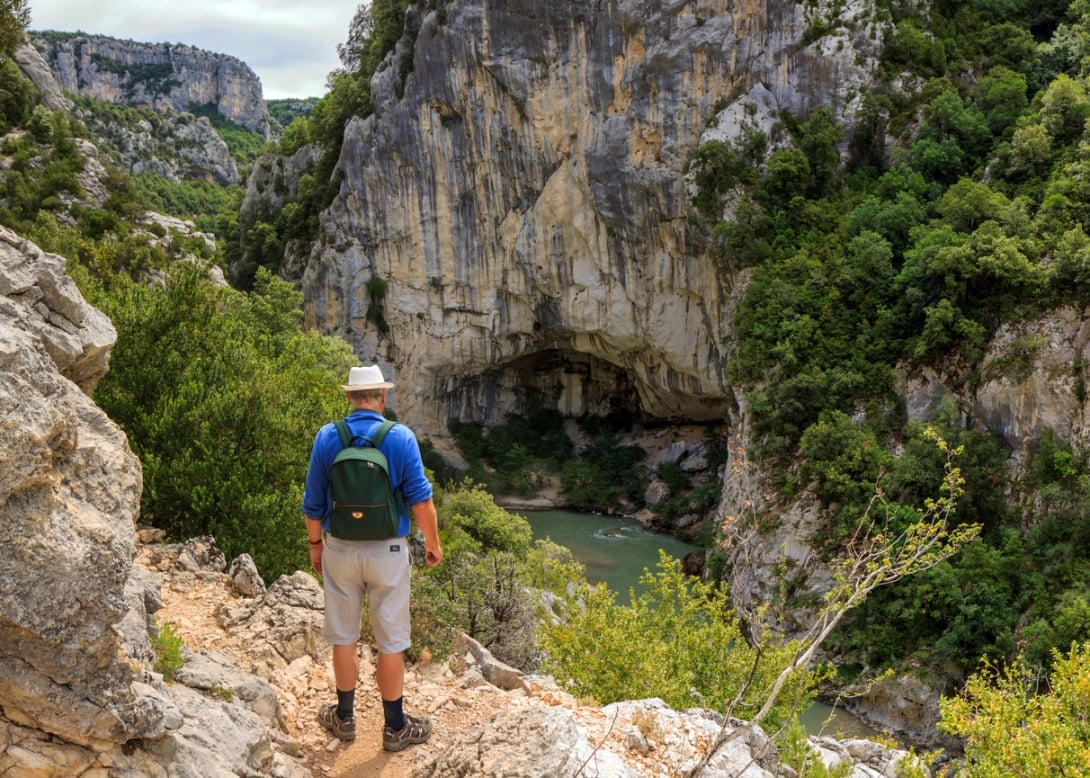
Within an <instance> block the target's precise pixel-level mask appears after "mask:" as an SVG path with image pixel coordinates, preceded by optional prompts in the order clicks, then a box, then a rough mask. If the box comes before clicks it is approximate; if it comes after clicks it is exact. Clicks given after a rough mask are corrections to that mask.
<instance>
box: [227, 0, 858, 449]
mask: <svg viewBox="0 0 1090 778" xmlns="http://www.w3.org/2000/svg"><path fill="white" fill-rule="evenodd" d="M410 13H412V9H410ZM869 13H870V4H869V3H864V2H856V3H849V4H842V3H826V2H818V3H814V4H805V5H804V4H799V3H795V2H788V1H787V0H766V1H764V2H735V1H734V0H697V1H694V2H677V1H676V0H675V1H673V2H662V1H659V0H639V1H637V0H609V1H608V2H603V3H600V4H594V5H590V6H585V5H573V4H572V3H570V2H567V1H566V0H532V1H531V0H503V2H499V1H498V0H460V1H459V2H452V3H448V4H445V5H444V7H443V9H442V11H441V12H440V11H427V12H426V13H424V14H423V15H422V16H418V17H415V18H410V20H409V24H408V29H409V31H410V32H411V33H415V34H414V35H407V36H406V37H405V38H404V39H403V40H402V42H401V43H400V44H399V45H398V50H397V51H396V52H395V55H394V57H393V59H394V60H396V61H391V62H389V63H388V67H386V68H385V69H384V70H381V71H380V72H379V73H378V74H377V75H376V76H375V78H374V79H373V83H372V95H373V99H374V103H375V112H374V114H373V115H371V116H369V117H368V118H366V119H356V120H353V121H352V122H351V123H350V124H349V126H348V129H347V131H346V133H345V138H344V146H343V152H342V155H341V159H340V163H339V175H341V176H343V179H342V180H343V183H342V184H341V188H340V195H339V196H338V197H337V198H336V200H335V201H334V202H333V204H332V205H331V207H330V208H329V209H328V210H327V211H326V212H324V213H323V215H322V227H321V235H320V238H319V240H318V242H317V243H316V244H315V245H314V247H313V249H311V247H309V246H308V247H306V248H305V249H304V250H307V251H309V254H308V255H307V256H305V257H301V256H298V255H297V256H293V257H289V260H288V261H289V264H288V266H289V267H293V268H296V272H297V273H298V274H299V275H300V276H301V283H302V287H303V291H304V293H305V295H306V307H307V317H308V320H309V322H310V323H311V324H314V325H318V326H320V327H321V328H322V329H324V330H326V331H329V332H335V333H338V334H341V335H343V336H344V337H346V338H347V339H348V340H349V341H350V342H351V343H352V344H353V345H354V346H355V348H356V350H357V351H358V353H359V354H360V356H361V358H363V359H368V360H369V359H374V360H377V361H379V362H381V363H383V364H384V365H385V366H386V367H387V369H388V370H389V371H390V372H391V373H392V375H393V378H394V380H395V381H396V382H397V384H398V389H397V391H396V402H397V409H398V412H399V414H402V416H403V417H404V418H411V419H413V422H414V424H415V425H416V426H418V428H419V429H420V431H421V432H423V433H425V434H428V435H429V436H432V437H438V438H440V439H441V438H442V436H443V435H445V433H446V424H447V421H448V419H449V418H451V417H456V418H459V419H461V420H464V421H466V420H472V421H478V422H485V423H488V422H493V421H496V420H499V419H502V417H503V416H504V414H507V413H512V412H516V413H518V412H526V411H527V410H530V409H532V408H535V407H539V406H540V405H545V406H550V407H557V408H559V409H560V410H561V411H562V412H563V413H565V414H570V415H573V416H575V415H579V414H582V413H588V412H589V413H607V412H609V411H613V410H622V411H630V412H633V413H635V414H637V415H642V416H643V417H645V418H649V419H664V420H675V421H678V420H717V419H722V418H723V416H724V413H725V411H726V408H727V405H728V396H729V391H728V389H727V386H726V382H725V375H724V374H725V368H726V361H727V358H726V351H725V344H726V343H727V342H729V340H730V338H731V322H730V316H729V313H728V310H727V307H726V302H725V301H726V300H727V299H728V295H727V294H726V293H727V291H728V290H729V288H730V286H731V283H732V280H731V278H729V277H728V276H726V275H725V274H724V273H723V272H722V271H721V270H720V268H719V267H718V266H717V263H716V261H715V260H714V258H713V256H712V253H711V250H710V246H709V242H708V240H707V235H706V234H705V231H704V227H703V226H701V224H700V222H699V220H698V219H697V218H695V212H694V210H693V207H692V206H691V204H690V193H689V192H688V190H687V188H686V184H685V182H684V179H683V172H684V169H685V165H686V161H687V158H688V155H689V153H690V152H691V151H692V149H693V148H694V147H695V146H696V145H697V144H698V143H699V142H700V141H701V139H702V136H703V134H704V133H705V132H706V131H707V130H708V128H709V127H713V128H717V131H719V132H721V133H729V132H731V131H737V123H738V121H739V117H741V116H749V114H750V113H754V114H756V113H758V112H756V111H745V110H741V109H740V108H739V106H741V105H742V104H753V105H756V104H757V103H760V105H761V106H762V107H763V109H768V110H770V111H771V112H776V111H779V110H790V111H792V112H794V113H795V114H798V115H805V114H807V113H808V112H809V111H810V110H811V109H812V108H814V107H816V106H818V105H831V106H833V107H834V109H835V110H836V112H837V114H838V115H839V116H841V117H850V116H851V115H852V114H853V111H854V110H855V105H854V103H853V100H854V99H856V98H857V97H858V92H857V91H856V90H855V87H856V86H858V85H859V84H860V83H864V82H866V81H867V80H868V79H869V77H870V70H869V69H870V68H871V67H872V65H873V63H874V61H875V58H874V57H873V56H871V53H872V52H873V51H875V47H876V46H878V45H879V43H880V35H873V34H872V32H873V31H872V30H871V29H870V26H869V22H868V21H867V16H868V14H869ZM819 18H821V19H825V20H826V21H829V20H832V21H830V23H829V24H827V25H826V27H827V28H828V29H829V30H831V32H830V33H829V34H828V35H826V36H824V37H821V38H818V39H817V40H814V41H809V40H808V38H807V31H808V30H809V29H810V28H811V26H812V24H813V23H814V21H815V20H816V19H819ZM403 74H407V75H404V80H403V83H402V81H401V79H402V75H403ZM720 115H721V116H722V118H723V121H724V126H723V127H718V121H717V116H720ZM764 115H766V116H771V115H772V113H767V114H764ZM251 183H253V182H251ZM254 189H255V188H254V187H253V186H252V187H251V197H250V199H249V203H250V204H251V205H253V204H254V203H255V202H256V201H257V200H258V199H259V198H262V197H264V198H267V199H273V198H275V194H274V192H273V191H272V190H273V189H274V187H273V186H267V187H266V188H264V189H261V190H259V191H254ZM376 278H377V279H381V280H382V281H383V282H385V292H384V295H383V294H378V293H376V292H375V289H376V287H379V288H380V287H381V285H379V284H377V283H375V284H372V285H371V287H370V288H369V285H368V282H369V281H370V280H371V279H376ZM373 322H379V323H380V324H379V326H376V325H375V324H374V323H373ZM383 322H384V324H383Z"/></svg>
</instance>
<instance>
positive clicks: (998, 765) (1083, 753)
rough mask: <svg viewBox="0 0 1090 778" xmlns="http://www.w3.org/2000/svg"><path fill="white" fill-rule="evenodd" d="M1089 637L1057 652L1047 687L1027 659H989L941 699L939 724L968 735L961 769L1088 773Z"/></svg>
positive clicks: (993, 773)
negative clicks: (951, 695) (956, 691)
mask: <svg viewBox="0 0 1090 778" xmlns="http://www.w3.org/2000/svg"><path fill="white" fill-rule="evenodd" d="M1087 689H1090V644H1088V643H1082V644H1076V645H1073V646H1071V647H1070V650H1069V652H1068V653H1066V654H1059V653H1057V654H1056V655H1055V671H1054V673H1053V675H1052V682H1051V684H1050V685H1048V686H1047V687H1044V686H1043V684H1042V679H1041V678H1040V677H1039V676H1037V675H1036V674H1035V673H1033V672H1032V671H1031V670H1030V669H1029V668H1028V667H1027V666H1026V665H1025V664H1024V663H1021V662H1018V663H1015V664H1013V665H1010V666H1008V667H1005V668H1003V667H999V666H997V665H995V664H994V663H989V664H988V666H986V667H985V669H984V670H983V671H981V672H979V673H977V674H976V675H974V676H973V677H972V678H970V679H969V682H968V683H967V684H966V686H965V689H964V691H963V692H962V694H960V695H959V696H958V697H955V698H947V699H943V700H941V701H940V704H939V707H940V710H941V713H942V720H941V722H940V725H939V726H940V729H941V730H942V731H943V732H945V733H947V734H951V735H955V736H957V737H959V738H962V739H963V740H964V742H965V757H966V764H967V765H971V768H966V769H965V770H964V771H959V772H958V773H957V774H958V775H962V774H964V775H966V776H968V775H972V777H973V778H1006V776H1010V775H1022V776H1026V778H1052V777H1053V776H1057V775H1072V776H1085V775H1087V765H1090V731H1088V725H1087V721H1086V716H1085V711H1086V706H1087V694H1088V692H1087Z"/></svg>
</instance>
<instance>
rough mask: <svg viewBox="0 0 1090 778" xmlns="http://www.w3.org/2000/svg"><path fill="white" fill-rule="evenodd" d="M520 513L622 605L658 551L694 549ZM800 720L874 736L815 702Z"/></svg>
mask: <svg viewBox="0 0 1090 778" xmlns="http://www.w3.org/2000/svg"><path fill="white" fill-rule="evenodd" d="M519 513H520V515H522V516H525V517H526V519H527V520H528V521H529V522H530V527H531V528H532V529H533V533H534V539H538V538H546V537H548V538H550V539H551V540H552V541H553V542H554V543H557V544H559V545H561V546H565V547H566V548H569V549H571V552H572V555H573V556H574V557H575V558H576V559H577V560H578V561H580V562H582V563H583V564H584V565H585V566H586V573H587V578H588V579H589V580H590V581H591V582H592V583H600V582H604V583H605V584H606V585H607V586H608V587H609V588H610V589H612V590H613V591H615V592H617V602H618V603H621V604H627V603H628V591H629V589H635V590H636V591H637V592H638V591H640V588H641V587H640V584H639V580H640V576H641V575H643V571H644V570H651V571H654V570H655V568H656V566H657V565H658V561H659V549H663V550H665V551H666V553H667V554H669V555H670V556H672V557H676V558H679V559H680V558H682V557H684V556H685V555H686V554H688V553H689V552H691V551H696V550H698V548H699V547H698V546H693V545H690V544H688V543H684V542H682V541H680V540H678V539H677V538H675V537H673V536H672V535H664V534H662V533H658V532H650V531H649V530H646V529H644V528H643V527H642V526H641V525H640V524H639V523H638V522H636V521H633V520H631V519H618V518H615V517H613V516H599V515H596V514H592V513H577V512H575V511H519ZM800 720H801V722H802V724H803V725H804V726H805V727H806V729H807V731H808V732H810V733H811V734H814V735H816V734H826V735H831V736H837V735H838V734H839V735H840V736H843V737H869V736H872V735H873V734H874V730H872V729H870V728H869V727H867V725H865V724H864V723H863V722H861V721H859V720H858V719H857V718H855V717H854V716H852V715H851V714H848V713H845V712H843V711H840V710H834V709H833V708H832V707H831V706H829V705H826V704H825V703H820V702H819V703H815V704H814V706H813V707H812V708H811V709H810V710H808V711H806V712H805V713H804V714H803V715H802V716H801V717H800Z"/></svg>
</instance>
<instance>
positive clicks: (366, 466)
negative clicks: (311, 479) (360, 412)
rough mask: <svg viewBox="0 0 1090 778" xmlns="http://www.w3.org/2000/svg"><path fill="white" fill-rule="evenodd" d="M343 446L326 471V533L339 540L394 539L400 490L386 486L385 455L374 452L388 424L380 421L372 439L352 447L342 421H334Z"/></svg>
mask: <svg viewBox="0 0 1090 778" xmlns="http://www.w3.org/2000/svg"><path fill="white" fill-rule="evenodd" d="M334 424H335V425H336V427H337V434H338V435H340V437H341V444H342V445H343V446H344V448H342V449H341V450H340V451H339V452H337V456H335V457H334V458H333V464H332V466H331V467H330V470H329V489H330V492H331V493H332V496H333V511H332V513H331V514H330V516H329V534H330V535H332V536H333V537H335V538H340V539H341V540H385V539H386V538H393V537H397V534H398V533H397V530H398V527H399V526H400V524H401V518H400V516H399V507H400V506H401V504H402V503H403V502H404V500H403V499H402V498H401V492H400V490H397V491H395V490H394V488H393V487H392V486H391V485H390V472H389V467H388V465H387V463H386V455H385V454H383V453H382V452H381V451H379V450H378V447H379V446H380V445H381V444H382V440H383V438H385V437H386V433H387V432H389V431H390V428H391V427H393V426H394V422H392V421H384V422H382V424H381V425H379V428H378V429H377V430H376V431H375V434H374V437H373V438H370V439H368V438H361V439H362V440H363V443H362V445H356V444H355V443H354V442H353V440H352V433H351V432H350V431H349V429H348V423H347V422H346V421H345V420H344V419H337V421H335V422H334Z"/></svg>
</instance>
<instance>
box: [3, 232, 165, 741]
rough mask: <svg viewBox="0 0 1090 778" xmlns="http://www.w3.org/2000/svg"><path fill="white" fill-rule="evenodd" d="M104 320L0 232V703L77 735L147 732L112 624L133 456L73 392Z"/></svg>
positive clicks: (51, 260)
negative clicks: (0, 411)
mask: <svg viewBox="0 0 1090 778" xmlns="http://www.w3.org/2000/svg"><path fill="white" fill-rule="evenodd" d="M115 337H116V336H115V335H114V331H113V327H112V326H111V325H110V323H109V321H108V320H107V319H106V318H105V317H104V316H103V315H102V314H101V313H100V312H98V311H97V310H95V309H94V308H92V307H91V306H89V305H87V303H86V302H85V301H84V300H83V297H82V296H81V295H80V294H79V292H78V291H77V290H76V287H75V284H73V283H72V281H71V279H70V278H68V277H67V276H66V275H64V260H63V259H62V258H61V257H57V256H55V255H51V254H46V253H44V252H42V251H41V250H40V249H38V248H37V246H34V245H33V244H31V243H29V242H26V241H22V240H21V239H19V238H18V237H17V236H15V235H13V234H11V233H10V232H7V231H0V407H2V408H4V413H3V415H2V417H0V440H2V441H3V442H2V444H0V516H2V521H0V543H2V548H0V580H2V581H3V584H2V585H0V701H2V706H3V709H4V712H5V715H7V716H8V717H9V718H17V719H18V720H20V721H22V722H33V723H34V724H36V725H37V726H38V727H39V728H40V729H43V730H45V731H47V732H51V733H54V734H57V735H60V736H62V737H63V738H64V739H65V740H67V741H70V742H75V743H79V744H83V745H89V744H92V743H95V742H99V741H112V742H123V741H124V740H126V739H129V738H131V737H143V736H146V735H151V734H154V733H155V732H156V730H157V727H158V726H159V721H158V720H157V719H158V717H157V716H156V715H155V713H154V711H149V710H147V709H146V708H144V707H142V706H140V705H138V704H137V701H136V698H135V695H134V694H133V693H132V691H131V681H132V670H131V668H130V667H129V665H128V663H127V662H126V661H125V660H124V657H123V656H121V655H120V652H119V650H118V639H117V636H116V634H115V632H114V631H113V628H112V627H113V624H114V623H116V622H117V621H118V620H119V619H121V617H122V615H123V614H124V612H125V609H126V608H125V599H124V586H125V581H126V578H127V577H128V574H129V570H130V567H131V564H132V556H133V549H134V522H135V519H136V516H137V512H138V509H139V501H140V463H139V462H138V461H137V459H136V457H135V456H134V455H133V453H132V452H131V451H130V450H129V447H128V444H127V442H126V440H125V436H124V433H122V432H121V430H120V429H118V428H117V426H116V425H114V424H113V423H112V422H110V420H109V419H108V418H106V416H105V414H103V413H102V411H101V410H99V408H98V407H97V406H95V405H94V403H92V402H91V400H90V398H89V397H88V396H87V395H86V394H85V393H84V390H81V386H82V387H83V388H84V389H86V390H89V389H90V388H92V387H94V385H95V384H96V383H97V382H98V380H99V378H101V376H102V375H103V374H104V373H105V371H106V362H107V355H108V350H109V348H110V346H112V344H113V341H114V339H115Z"/></svg>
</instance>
